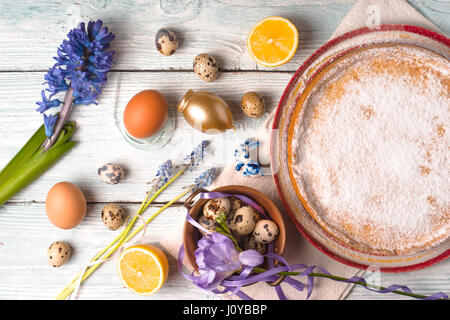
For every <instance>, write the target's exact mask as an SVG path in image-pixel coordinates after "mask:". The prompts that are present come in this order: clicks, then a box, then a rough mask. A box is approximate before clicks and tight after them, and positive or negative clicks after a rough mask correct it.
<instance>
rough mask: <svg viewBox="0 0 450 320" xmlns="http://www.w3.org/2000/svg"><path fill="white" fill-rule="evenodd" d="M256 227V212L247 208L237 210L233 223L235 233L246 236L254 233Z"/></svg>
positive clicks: (232, 228) (232, 227)
mask: <svg viewBox="0 0 450 320" xmlns="http://www.w3.org/2000/svg"><path fill="white" fill-rule="evenodd" d="M254 227H255V210H254V209H253V208H252V207H249V206H245V207H241V208H239V209H237V210H236V212H235V213H234V215H233V220H232V221H231V230H233V232H234V233H236V234H238V235H241V236H245V235H248V234H250V233H252V231H253V228H254Z"/></svg>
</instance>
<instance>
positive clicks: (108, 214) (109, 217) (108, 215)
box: [102, 203, 125, 230]
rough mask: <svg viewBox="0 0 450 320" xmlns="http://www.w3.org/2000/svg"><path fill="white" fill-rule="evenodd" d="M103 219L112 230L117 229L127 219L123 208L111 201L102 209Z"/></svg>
mask: <svg viewBox="0 0 450 320" xmlns="http://www.w3.org/2000/svg"><path fill="white" fill-rule="evenodd" d="M102 220H103V223H104V224H105V226H107V227H108V229H110V230H117V229H119V228H120V226H121V225H122V224H123V222H124V220H125V213H124V211H123V208H122V207H121V206H119V205H118V204H114V203H110V204H107V205H106V206H104V207H103V209H102Z"/></svg>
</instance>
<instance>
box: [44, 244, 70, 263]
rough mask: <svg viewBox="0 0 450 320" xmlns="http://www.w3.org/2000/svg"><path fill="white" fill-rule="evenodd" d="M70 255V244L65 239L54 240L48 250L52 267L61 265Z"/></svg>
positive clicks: (48, 259)
mask: <svg viewBox="0 0 450 320" xmlns="http://www.w3.org/2000/svg"><path fill="white" fill-rule="evenodd" d="M69 256H70V246H69V245H68V244H67V243H65V242H64V241H55V242H53V243H52V244H51V245H50V247H49V248H48V250H47V261H48V263H49V264H50V265H51V266H52V267H60V266H62V265H63V264H64V263H66V262H67V260H68V259H69Z"/></svg>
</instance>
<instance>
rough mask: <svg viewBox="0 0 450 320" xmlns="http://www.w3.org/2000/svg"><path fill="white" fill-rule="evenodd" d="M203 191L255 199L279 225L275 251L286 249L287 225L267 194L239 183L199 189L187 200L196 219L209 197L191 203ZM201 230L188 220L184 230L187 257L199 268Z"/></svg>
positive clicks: (187, 204) (187, 205)
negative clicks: (197, 253)
mask: <svg viewBox="0 0 450 320" xmlns="http://www.w3.org/2000/svg"><path fill="white" fill-rule="evenodd" d="M201 191H203V192H224V193H231V194H242V195H245V196H247V197H250V198H251V199H252V200H253V201H255V202H256V203H258V204H259V205H260V206H261V207H262V208H263V209H264V210H265V212H266V214H267V216H269V218H270V219H271V220H273V221H274V222H275V223H276V224H277V225H278V238H277V239H276V240H275V242H274V252H275V253H277V254H279V255H282V254H283V251H284V245H285V242H286V227H285V224H284V220H283V216H282V215H281V212H280V211H279V210H278V208H277V206H276V205H275V204H274V203H273V202H272V200H270V199H269V198H268V197H267V196H266V195H264V194H263V193H261V192H259V191H258V190H255V189H252V188H249V187H245V186H238V185H230V186H225V187H220V188H216V189H214V190H211V191H208V190H197V191H196V192H194V193H192V195H191V196H190V197H189V198H188V199H187V200H186V202H185V206H186V207H187V208H188V210H189V214H190V215H191V217H192V218H193V219H195V220H197V219H198V218H199V217H200V215H201V214H202V208H203V206H204V205H205V204H206V202H207V201H208V199H199V200H197V201H196V202H195V203H194V204H192V205H191V203H190V202H191V199H193V198H194V197H195V196H196V195H197V194H198V193H200V192H201ZM201 236H202V235H201V234H200V232H199V231H198V230H197V228H196V227H194V226H193V225H192V224H190V223H189V222H188V221H185V223H184V230H183V245H184V250H185V252H186V259H187V260H188V262H189V263H190V264H191V266H192V267H193V268H194V270H197V269H198V266H197V263H196V262H195V254H194V252H195V250H196V249H197V242H198V240H200V238H201Z"/></svg>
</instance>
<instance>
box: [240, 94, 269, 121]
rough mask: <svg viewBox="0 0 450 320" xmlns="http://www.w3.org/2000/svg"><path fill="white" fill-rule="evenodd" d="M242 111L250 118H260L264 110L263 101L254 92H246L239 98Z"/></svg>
mask: <svg viewBox="0 0 450 320" xmlns="http://www.w3.org/2000/svg"><path fill="white" fill-rule="evenodd" d="M241 107H242V111H244V113H245V114H246V115H247V116H249V117H251V118H255V119H257V118H261V117H262V115H263V114H264V112H265V110H266V109H265V106H264V101H263V99H262V98H261V97H260V95H259V94H257V93H256V92H252V91H250V92H247V93H246V94H244V96H243V97H242V100H241Z"/></svg>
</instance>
